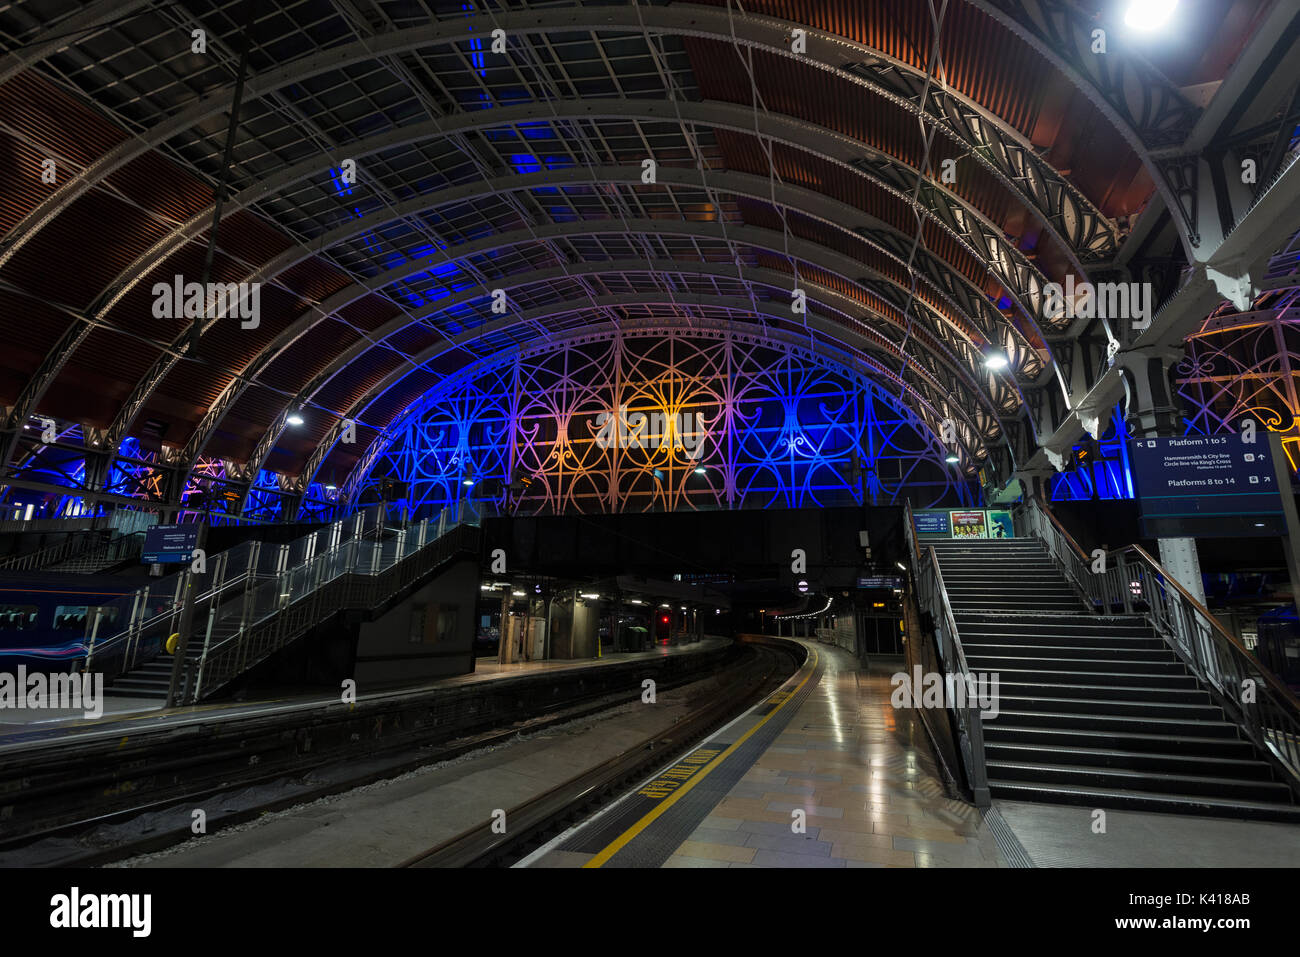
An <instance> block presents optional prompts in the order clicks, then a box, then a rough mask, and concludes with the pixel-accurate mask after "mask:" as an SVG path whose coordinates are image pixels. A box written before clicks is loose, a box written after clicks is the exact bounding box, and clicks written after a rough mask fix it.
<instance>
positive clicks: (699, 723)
mask: <svg viewBox="0 0 1300 957" xmlns="http://www.w3.org/2000/svg"><path fill="white" fill-rule="evenodd" d="M748 643H749V644H750V646H751V647H753V648H754V649H755V650H756V651H757V652H758V654H757V656H756V660H755V661H754V662H753V663H752V664H751V665H750V666H749V672H750V673H749V674H748V675H747V676H746V677H744V678H742V679H741V680H738V681H737V682H735V683H734V684H733V686H732V687H731V689H729V691H728V693H727V694H726V695H724V696H722V697H721V698H717V699H714V700H713V701H710V702H709V703H708V704H706V705H704V706H703V707H701V708H699V709H697V710H696V711H695V712H693V713H692V714H691V715H689V716H688V717H686V718H684V719H682V720H681V721H678V722H677V723H676V724H674V725H673V726H672V727H671V728H670V729H668V730H666V731H664V732H661V733H658V734H653V735H650V736H648V737H647V738H645V739H644V740H642V741H640V742H638V743H637V744H636V745H634V746H632V747H630V748H628V749H627V750H625V751H623V752H622V753H621V754H618V755H615V756H614V757H612V758H610V759H609V760H607V761H603V762H601V763H600V764H599V765H597V766H596V767H593V768H590V769H588V770H587V771H584V772H582V773H581V774H578V775H576V776H574V777H573V778H571V779H569V780H568V781H565V782H564V783H563V784H560V785H558V786H557V787H554V788H551V789H550V790H548V791H546V792H544V793H542V794H539V795H537V796H536V797H534V798H532V799H530V800H528V801H525V802H523V803H522V804H519V805H518V806H516V807H513V808H510V809H508V810H506V814H505V820H506V822H507V827H506V831H505V833H495V832H494V831H493V826H492V825H493V821H491V820H485V821H483V822H482V823H480V824H478V825H475V826H474V827H471V828H468V829H467V830H465V831H464V832H462V833H461V834H458V835H457V836H456V837H453V838H451V839H450V840H447V841H443V842H442V843H440V844H437V845H436V846H434V847H431V848H429V849H428V850H425V851H422V852H421V853H419V854H416V855H414V856H412V857H410V858H409V859H407V860H406V861H403V862H402V864H401V866H402V867H507V866H509V865H511V864H513V863H515V862H517V861H519V860H522V859H523V858H524V857H526V856H527V855H528V854H529V853H531V852H532V851H533V850H534V849H536V848H537V847H540V846H541V845H543V844H545V843H546V842H547V841H549V840H550V839H551V838H552V837H554V836H555V835H557V834H561V833H563V832H564V831H565V830H567V829H568V828H569V827H571V826H572V825H574V824H576V823H578V822H579V821H582V820H584V819H585V818H586V817H588V816H589V815H590V814H592V813H594V812H595V811H596V810H598V809H599V808H600V807H602V806H603V805H605V804H606V803H608V802H609V801H611V800H613V799H615V798H617V797H618V796H620V795H621V794H622V793H623V792H624V791H626V789H627V788H628V787H630V786H631V785H633V784H634V783H636V782H638V781H640V780H641V779H643V778H644V777H645V776H647V775H648V774H650V773H651V772H653V771H654V770H656V769H658V768H660V767H662V766H664V765H666V764H669V763H671V762H672V761H675V760H677V759H679V758H680V757H681V756H682V755H683V754H685V753H686V751H687V750H689V749H690V747H691V746H692V745H694V744H695V743H696V742H698V741H699V740H701V739H703V738H704V737H706V736H707V735H708V734H709V733H710V732H712V731H714V730H716V729H717V728H718V727H719V726H721V725H722V724H723V723H725V722H726V721H727V720H728V719H730V718H732V717H735V716H736V715H738V714H739V713H741V712H743V711H744V710H745V709H746V708H748V707H750V706H752V705H753V704H755V703H756V702H758V701H761V700H762V699H763V698H764V697H766V696H767V695H769V694H771V693H772V692H773V691H775V690H776V689H777V688H778V687H780V686H781V684H782V683H783V682H784V681H785V680H786V678H788V677H789V676H790V675H791V674H793V673H794V672H795V671H796V670H797V669H798V667H799V666H800V665H801V664H802V663H803V660H804V657H805V652H804V649H803V648H802V646H800V645H798V644H796V643H795V642H792V641H784V640H782V639H779V638H755V639H750V640H749V642H748Z"/></svg>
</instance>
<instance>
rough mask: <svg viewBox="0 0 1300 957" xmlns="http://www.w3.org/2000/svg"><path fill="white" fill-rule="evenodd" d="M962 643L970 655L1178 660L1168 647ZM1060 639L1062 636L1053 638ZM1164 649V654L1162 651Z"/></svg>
mask: <svg viewBox="0 0 1300 957" xmlns="http://www.w3.org/2000/svg"><path fill="white" fill-rule="evenodd" d="M961 639H962V640H961V645H962V648H963V649H964V650H965V652H966V656H967V657H968V658H969V657H970V656H971V655H985V656H988V657H1003V656H1007V657H1013V658H1060V657H1069V658H1095V659H1100V660H1103V661H1156V660H1163V661H1167V660H1170V659H1173V660H1177V659H1176V658H1174V657H1173V655H1174V653H1173V651H1171V650H1169V649H1165V648H1144V647H1137V648H1133V647H1129V648H1121V647H1115V646H1113V645H1074V644H1050V645H1049V644H1029V643H1017V642H1012V643H1010V644H1003V643H1001V642H997V643H994V642H987V641H970V640H969V639H968V638H967V637H966V636H965V635H963V636H961ZM1053 640H1055V641H1059V640H1060V639H1059V638H1055V639H1053ZM1162 652H1164V654H1162Z"/></svg>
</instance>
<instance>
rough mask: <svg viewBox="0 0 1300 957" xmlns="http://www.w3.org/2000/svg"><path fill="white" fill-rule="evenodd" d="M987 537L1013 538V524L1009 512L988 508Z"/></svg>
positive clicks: (1014, 535) (1014, 534) (1014, 533)
mask: <svg viewBox="0 0 1300 957" xmlns="http://www.w3.org/2000/svg"><path fill="white" fill-rule="evenodd" d="M988 516H989V538H1015V537H1016V532H1015V526H1013V525H1012V524H1011V513H1010V512H1002V511H994V510H993V509H990V510H989V512H988Z"/></svg>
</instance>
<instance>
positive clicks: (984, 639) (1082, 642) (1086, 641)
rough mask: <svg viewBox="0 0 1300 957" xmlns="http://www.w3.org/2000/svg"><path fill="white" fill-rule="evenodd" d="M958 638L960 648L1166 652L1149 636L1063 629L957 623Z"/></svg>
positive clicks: (1162, 644)
mask: <svg viewBox="0 0 1300 957" xmlns="http://www.w3.org/2000/svg"><path fill="white" fill-rule="evenodd" d="M958 629H959V630H958V636H959V637H960V638H961V643H962V646H963V647H966V646H969V645H977V644H984V643H996V642H1001V643H1002V644H1004V645H1008V646H1017V647H1019V646H1021V645H1028V646H1030V647H1033V646H1035V645H1038V644H1044V645H1050V644H1055V643H1058V642H1063V643H1068V644H1069V645H1070V646H1071V647H1074V648H1148V649H1152V650H1155V649H1161V648H1168V647H1169V646H1168V645H1166V644H1165V643H1164V642H1163V641H1161V640H1160V639H1159V638H1155V637H1152V636H1151V635H1080V634H1078V633H1077V632H1075V631H1072V630H1066V629H1062V630H1061V631H1059V632H1055V633H1050V634H1047V633H1042V632H1038V633H1035V632H1006V631H1005V630H1004V629H1001V628H998V627H997V626H995V625H988V626H985V627H980V628H972V627H966V628H962V627H961V624H960V623H958Z"/></svg>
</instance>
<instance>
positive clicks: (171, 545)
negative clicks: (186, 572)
mask: <svg viewBox="0 0 1300 957" xmlns="http://www.w3.org/2000/svg"><path fill="white" fill-rule="evenodd" d="M198 544H199V526H197V525H152V526H150V527H149V529H148V530H146V531H145V533H144V549H143V553H142V554H141V556H140V561H142V562H144V563H145V564H146V565H166V564H169V563H179V562H188V561H189V560H190V559H191V558H192V557H193V555H194V549H195V548H197V547H198Z"/></svg>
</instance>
